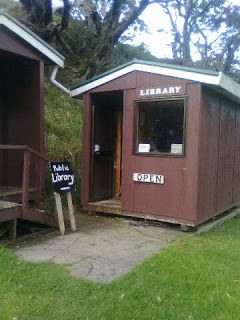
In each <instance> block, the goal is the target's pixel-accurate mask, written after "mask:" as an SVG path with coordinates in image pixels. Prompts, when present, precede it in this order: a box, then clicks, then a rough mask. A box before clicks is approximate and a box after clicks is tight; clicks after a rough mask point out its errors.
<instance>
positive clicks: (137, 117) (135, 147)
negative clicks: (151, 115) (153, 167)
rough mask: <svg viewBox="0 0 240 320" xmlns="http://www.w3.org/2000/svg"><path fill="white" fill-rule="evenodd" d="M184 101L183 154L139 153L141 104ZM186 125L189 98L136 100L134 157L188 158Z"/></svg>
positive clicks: (184, 96) (183, 96)
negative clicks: (138, 139)
mask: <svg viewBox="0 0 240 320" xmlns="http://www.w3.org/2000/svg"><path fill="white" fill-rule="evenodd" d="M174 100H182V101H183V152H182V154H177V153H170V152H159V153H153V152H138V151H137V138H138V122H139V108H138V106H139V103H146V102H155V101H156V102H158V101H174ZM186 123H187V96H186V95H182V96H177V97H160V98H155V97H154V98H147V99H135V100H134V134H133V155H134V156H143V157H165V158H186V145H187V139H186V138H187V137H186Z"/></svg>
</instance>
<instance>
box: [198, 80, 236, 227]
mask: <svg viewBox="0 0 240 320" xmlns="http://www.w3.org/2000/svg"><path fill="white" fill-rule="evenodd" d="M239 124H240V113H239V107H238V104H237V103H236V102H233V101H231V100H229V99H227V98H225V97H223V96H222V95H220V94H218V93H216V92H214V91H213V90H211V89H209V88H206V87H205V86H203V89H202V111H201V127H200V137H201V139H200V152H199V155H200V158H199V174H198V175H199V192H198V217H197V219H198V221H199V222H202V221H205V220H207V219H209V218H211V217H213V216H215V215H216V214H217V213H221V212H223V211H225V210H227V209H229V208H231V207H232V206H234V205H236V204H237V203H239V202H240V173H239V171H240V165H239V162H240V153H239V151H240V150H239V136H240V135H239V134H240V132H239V130H240V126H239Z"/></svg>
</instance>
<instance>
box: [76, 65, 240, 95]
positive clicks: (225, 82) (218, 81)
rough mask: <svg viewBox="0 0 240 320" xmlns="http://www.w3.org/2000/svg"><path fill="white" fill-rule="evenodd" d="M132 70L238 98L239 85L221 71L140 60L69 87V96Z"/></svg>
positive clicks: (78, 93)
mask: <svg viewBox="0 0 240 320" xmlns="http://www.w3.org/2000/svg"><path fill="white" fill-rule="evenodd" d="M133 71H142V72H147V73H152V74H158V75H163V76H169V77H173V78H180V79H185V80H190V81H195V82H200V83H203V84H207V85H212V86H214V87H217V88H219V89H220V90H223V91H227V92H228V93H229V95H230V96H233V97H236V98H237V99H239V100H240V85H239V84H238V83H237V82H235V81H234V80H232V79H231V78H230V77H228V76H226V75H225V74H223V73H222V72H215V71H207V70H200V69H194V68H188V67H182V66H177V65H170V64H165V63H156V62H148V61H142V60H133V61H131V62H129V63H127V64H124V65H121V66H120V67H117V68H114V69H112V70H109V71H107V72H105V73H102V74H101V75H99V76H96V77H94V78H91V79H89V80H87V81H86V82H83V83H82V84H80V85H77V86H75V87H73V88H71V96H72V97H76V96H80V95H81V94H83V93H84V92H87V91H89V90H91V89H93V88H96V87H98V86H100V85H103V84H105V83H107V82H110V81H113V80H115V79H117V78H119V77H122V76H124V75H126V74H128V73H130V72H133Z"/></svg>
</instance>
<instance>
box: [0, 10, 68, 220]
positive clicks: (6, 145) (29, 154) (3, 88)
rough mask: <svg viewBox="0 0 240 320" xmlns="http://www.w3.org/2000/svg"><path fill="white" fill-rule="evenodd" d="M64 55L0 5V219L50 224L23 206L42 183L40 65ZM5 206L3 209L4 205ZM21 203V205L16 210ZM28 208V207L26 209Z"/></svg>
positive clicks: (59, 64) (55, 62)
mask: <svg viewBox="0 0 240 320" xmlns="http://www.w3.org/2000/svg"><path fill="white" fill-rule="evenodd" d="M45 65H51V66H57V67H63V66H64V57H63V56H62V55H61V54H60V53H59V52H57V51H56V50H55V49H54V48H52V47H51V46H49V45H48V44H47V43H46V42H44V41H43V40H42V39H41V38H39V37H38V36H37V35H36V34H34V33H33V32H32V31H31V30H29V29H28V28H26V27H25V26H24V25H22V24H21V23H20V22H19V21H17V20H16V19H14V18H13V17H12V16H11V15H9V14H7V13H6V12H5V11H0V70H1V73H0V197H2V198H4V199H6V198H7V199H8V200H11V201H15V202H22V204H23V207H20V206H17V207H15V206H14V205H12V206H11V205H9V204H5V206H4V205H2V206H1V205H0V211H1V212H0V222H2V221H5V220H10V219H11V218H16V217H21V218H24V219H27V220H33V221H38V222H41V223H43V222H46V223H49V224H54V223H55V221H54V219H53V218H54V217H53V218H52V217H51V219H47V218H46V215H45V214H43V213H40V212H33V210H32V211H31V210H30V209H29V208H28V200H34V199H38V198H40V197H41V196H42V194H43V189H44V161H48V159H47V158H46V157H45V156H44V152H45V148H44V134H45V124H44V108H45V106H44V66H45ZM6 208H8V209H9V210H8V212H7V213H6V214H5V213H4V210H5V209H6ZM22 209H24V210H23V211H22ZM28 209H29V210H28Z"/></svg>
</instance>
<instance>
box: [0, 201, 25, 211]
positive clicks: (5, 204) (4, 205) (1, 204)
mask: <svg viewBox="0 0 240 320" xmlns="http://www.w3.org/2000/svg"><path fill="white" fill-rule="evenodd" d="M20 206H21V204H19V203H14V202H9V201H0V211H3V210H6V209H12V208H16V207H20Z"/></svg>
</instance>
